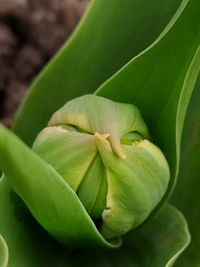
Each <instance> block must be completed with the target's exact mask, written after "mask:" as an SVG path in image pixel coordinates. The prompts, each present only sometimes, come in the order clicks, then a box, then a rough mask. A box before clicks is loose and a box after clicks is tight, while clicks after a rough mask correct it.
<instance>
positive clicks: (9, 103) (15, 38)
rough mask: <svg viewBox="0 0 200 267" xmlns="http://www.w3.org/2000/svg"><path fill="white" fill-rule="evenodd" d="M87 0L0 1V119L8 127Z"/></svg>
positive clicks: (76, 21) (65, 37)
mask: <svg viewBox="0 0 200 267" xmlns="http://www.w3.org/2000/svg"><path fill="white" fill-rule="evenodd" d="M88 1H89V0H0V122H2V123H3V124H4V125H6V126H8V127H11V126H12V119H13V115H14V113H15V111H16V109H17V107H18V106H19V103H20V101H21V99H22V97H23V96H24V93H25V91H26V90H27V88H28V87H29V85H30V83H31V82H32V80H33V79H34V77H35V76H36V75H37V73H38V72H39V71H40V70H41V68H42V67H43V66H44V65H45V64H46V63H47V61H48V60H49V59H50V58H51V57H52V55H53V54H54V53H55V52H56V51H57V50H58V48H59V47H60V46H61V45H62V44H63V42H64V41H65V40H66V39H67V37H68V36H69V35H70V33H71V32H72V30H73V29H74V27H75V26H76V24H77V23H78V21H79V19H80V17H81V15H82V13H83V12H84V10H85V8H86V6H87V4H88Z"/></svg>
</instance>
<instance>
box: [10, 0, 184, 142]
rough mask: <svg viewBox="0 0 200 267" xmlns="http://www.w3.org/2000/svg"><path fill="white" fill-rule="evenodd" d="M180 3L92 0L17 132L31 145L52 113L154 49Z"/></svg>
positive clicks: (29, 100) (36, 86) (38, 85)
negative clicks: (139, 55) (128, 62)
mask: <svg viewBox="0 0 200 267" xmlns="http://www.w3.org/2000/svg"><path fill="white" fill-rule="evenodd" d="M180 2H181V0H167V1H166V0H151V1H149V0H109V1H108V0H93V1H92V2H91V4H90V7H89V9H88V11H87V12H86V14H85V16H84V18H83V20H82V21H81V23H80V25H79V26H78V28H77V30H76V31H75V33H74V34H73V35H72V37H71V39H70V41H69V42H67V43H66V45H65V46H64V47H63V49H62V50H61V51H60V52H59V53H58V54H57V56H56V57H55V58H54V59H53V60H52V61H51V63H50V64H48V65H47V67H46V69H45V70H44V71H43V72H42V73H41V75H40V76H39V77H38V78H37V80H36V81H35V82H34V83H33V86H32V88H31V91H30V92H29V94H28V95H27V97H26V98H25V100H24V103H23V105H22V106H21V109H20V111H19V113H18V116H17V120H16V123H15V126H14V131H15V132H16V133H17V134H18V135H19V136H20V137H21V138H22V139H23V140H24V141H25V142H26V143H28V144H31V143H32V142H33V140H34V138H35V136H36V134H37V133H38V132H39V130H40V129H42V128H43V127H44V126H45V125H46V123H47V121H48V119H49V118H50V116H51V115H52V114H53V112H55V111H56V110H57V109H58V108H59V107H61V106H62V105H63V104H64V103H66V101H68V100H70V99H72V98H74V97H76V96H79V95H82V94H86V93H88V92H94V90H95V89H96V88H97V87H98V86H99V85H100V84H101V83H103V82H104V81H105V80H106V79H107V78H109V77H110V76H111V75H112V74H113V73H114V72H115V71H116V70H118V69H119V68H120V67H122V66H123V65H124V64H125V63H126V62H127V61H128V60H130V59H131V58H132V57H133V56H135V55H136V54H138V53H139V52H141V51H142V50H143V49H144V48H146V47H147V46H148V45H149V44H151V43H152V42H153V41H154V40H155V39H156V37H157V36H158V35H159V34H160V32H161V31H162V30H163V29H164V27H165V26H166V25H167V23H168V22H169V20H170V19H171V17H172V15H173V14H174V12H175V11H176V9H177V8H178V6H179V4H180ZM30 118H31V123H30Z"/></svg>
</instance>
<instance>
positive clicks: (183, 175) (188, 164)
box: [172, 77, 200, 267]
mask: <svg viewBox="0 0 200 267" xmlns="http://www.w3.org/2000/svg"><path fill="white" fill-rule="evenodd" d="M199 103H200V77H199V78H198V82H197V84H196V87H195V91H194V94H193V96H192V99H191V104H190V108H189V111H188V114H187V117H186V124H185V128H184V131H183V141H182V157H181V165H180V174H179V180H178V183H177V187H176V188H175V191H174V193H173V195H172V202H173V203H175V205H176V206H177V207H179V208H180V209H181V210H182V211H183V212H184V214H185V216H186V218H187V220H188V222H189V227H190V231H191V236H192V242H191V245H190V246H189V247H188V249H187V250H186V252H185V253H184V254H183V256H182V257H181V258H180V260H179V261H178V262H177V264H176V265H175V266H180V267H187V266H190V267H197V266H200V254H199V251H200V231H199V218H200V208H199V203H200V194H199V188H200V179H199V173H200V164H199V158H200V142H199V140H200V121H199V118H200V107H199Z"/></svg>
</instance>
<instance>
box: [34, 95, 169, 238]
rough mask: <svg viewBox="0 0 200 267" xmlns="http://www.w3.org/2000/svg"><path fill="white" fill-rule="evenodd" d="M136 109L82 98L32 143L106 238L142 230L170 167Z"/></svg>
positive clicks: (64, 109) (60, 113)
mask: <svg viewBox="0 0 200 267" xmlns="http://www.w3.org/2000/svg"><path fill="white" fill-rule="evenodd" d="M148 138H149V134H148V129H147V127H146V124H145V122H144V121H143V119H142V117H141V115H140V112H139V111H138V109H137V108H136V107H135V106H133V105H130V104H123V103H117V102H114V101H111V100H109V99H106V98H103V97H99V96H95V95H85V96H81V97H78V98H76V99H73V100H71V101H69V102H68V103H67V104H65V105H64V106H63V107H62V108H61V109H59V110H58V111H57V112H55V113H54V115H53V116H52V118H51V119H50V121H49V123H48V127H46V128H45V129H44V130H43V131H42V132H41V133H40V134H39V135H38V137H37V139H36V140H35V142H34V144H33V150H34V151H35V152H36V153H37V154H39V155H40V156H41V157H42V158H43V159H44V160H45V161H47V162H48V163H49V164H51V165H52V166H53V167H54V168H55V170H56V171H57V172H58V173H59V174H60V176H61V177H62V178H63V179H64V180H65V181H66V183H68V185H69V186H70V187H71V188H72V189H73V190H74V191H75V192H76V194H77V196H78V197H79V199H80V201H81V202H82V204H83V206H84V207H85V209H86V210H87V212H88V214H89V215H90V217H91V218H92V219H93V221H94V222H95V223H96V225H97V227H98V229H99V231H100V232H101V234H102V235H103V236H104V238H106V239H111V238H114V237H117V236H121V235H123V234H125V233H126V232H128V231H129V230H131V229H133V228H135V227H137V226H138V225H140V224H141V223H142V222H143V221H144V220H145V219H146V218H147V217H148V216H149V214H150V213H151V212H152V210H153V209H154V208H155V207H156V206H157V205H158V203H159V202H160V200H161V199H162V197H163V195H164V194H165V191H166V189H167V186H168V182H169V177H170V174H169V167H168V164H167V161H166V159H165V157H164V155H163V153H162V152H161V150H160V149H159V148H158V147H157V146H155V145H154V144H153V143H151V142H150V141H148V140H147V139H148Z"/></svg>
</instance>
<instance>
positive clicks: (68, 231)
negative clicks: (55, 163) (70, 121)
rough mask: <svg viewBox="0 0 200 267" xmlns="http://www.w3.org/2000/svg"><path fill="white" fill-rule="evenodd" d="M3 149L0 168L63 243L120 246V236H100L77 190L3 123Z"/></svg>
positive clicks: (0, 137)
mask: <svg viewBox="0 0 200 267" xmlns="http://www.w3.org/2000/svg"><path fill="white" fill-rule="evenodd" d="M0 151H1V154H0V167H1V168H2V169H3V171H4V174H5V176H6V178H7V179H8V181H9V183H10V185H11V186H12V188H13V189H14V191H15V192H16V193H17V194H18V195H19V196H20V197H21V198H22V199H23V201H24V202H25V203H26V205H27V206H28V208H29V210H30V211H31V213H32V214H33V215H34V217H35V218H36V219H37V220H38V222H39V223H40V224H41V225H42V226H43V227H44V228H45V229H46V230H47V231H48V232H49V233H51V234H52V235H53V236H54V237H55V238H56V239H58V240H59V241H60V242H61V243H63V244H65V245H66V246H68V247H70V248H73V247H81V246H86V247H87V246H91V245H97V246H102V247H107V248H114V247H117V246H119V245H120V240H119V239H118V238H117V239H115V240H113V241H112V240H111V242H110V243H109V242H107V241H106V240H105V239H104V238H103V237H102V236H101V235H100V233H99V232H98V230H97V228H96V226H95V224H94V223H93V221H92V220H91V218H90V217H89V215H88V213H87V212H86V210H85V209H84V207H83V206H82V204H81V202H80V200H79V199H78V197H77V195H76V194H75V192H74V191H73V190H72V189H71V188H70V187H69V185H68V184H67V183H66V182H65V181H64V179H63V178H62V177H61V176H60V175H59V174H58V173H57V172H56V170H55V169H54V168H53V167H52V166H51V165H49V164H48V163H46V162H45V161H43V160H42V159H41V158H40V157H39V156H38V155H36V154H35V153H34V152H33V151H32V150H31V149H30V148H29V147H27V146H26V145H25V144H24V143H22V141H20V139H19V138H17V137H16V136H15V135H14V134H13V133H12V132H10V131H9V130H7V129H6V128H4V127H3V126H0ZM25 159H26V162H25Z"/></svg>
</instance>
